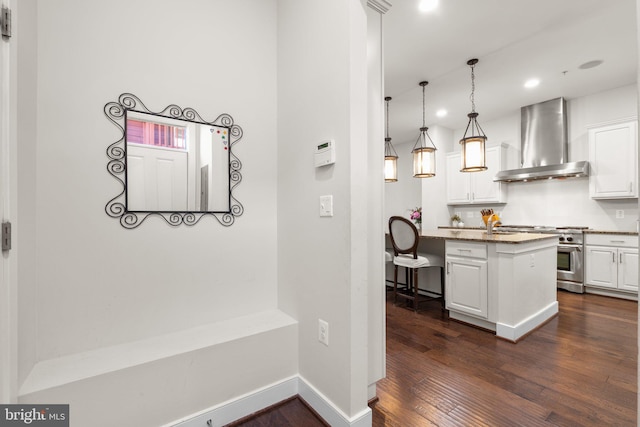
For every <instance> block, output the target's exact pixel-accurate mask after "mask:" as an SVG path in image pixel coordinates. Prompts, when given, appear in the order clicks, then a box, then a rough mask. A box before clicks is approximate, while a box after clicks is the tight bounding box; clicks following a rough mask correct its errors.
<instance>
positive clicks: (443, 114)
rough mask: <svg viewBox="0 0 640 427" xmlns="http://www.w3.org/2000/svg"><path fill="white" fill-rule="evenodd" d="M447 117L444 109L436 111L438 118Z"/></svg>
mask: <svg viewBox="0 0 640 427" xmlns="http://www.w3.org/2000/svg"><path fill="white" fill-rule="evenodd" d="M446 115H447V110H445V109H444V108H441V109H440V110H438V111H436V116H438V117H444V116H446Z"/></svg>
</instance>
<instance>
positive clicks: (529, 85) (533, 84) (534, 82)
mask: <svg viewBox="0 0 640 427" xmlns="http://www.w3.org/2000/svg"><path fill="white" fill-rule="evenodd" d="M539 84H540V80H539V79H529V80H527V81H526V82H525V83H524V87H526V88H527V89H531V88H534V87H536V86H538V85H539Z"/></svg>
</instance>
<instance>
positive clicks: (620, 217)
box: [616, 209, 624, 219]
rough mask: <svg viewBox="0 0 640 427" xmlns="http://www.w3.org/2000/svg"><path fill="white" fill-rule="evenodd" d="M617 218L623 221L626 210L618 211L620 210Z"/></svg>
mask: <svg viewBox="0 0 640 427" xmlns="http://www.w3.org/2000/svg"><path fill="white" fill-rule="evenodd" d="M616 218H618V219H622V218H624V210H622V209H618V210H617V211H616Z"/></svg>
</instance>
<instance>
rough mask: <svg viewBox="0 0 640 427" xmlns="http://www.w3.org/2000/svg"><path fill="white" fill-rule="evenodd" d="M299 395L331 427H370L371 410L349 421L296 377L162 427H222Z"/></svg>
mask: <svg viewBox="0 0 640 427" xmlns="http://www.w3.org/2000/svg"><path fill="white" fill-rule="evenodd" d="M296 395H299V396H300V397H301V398H302V399H304V401H305V402H307V403H308V404H309V406H311V407H312V408H313V409H314V410H315V411H316V412H317V413H318V414H319V415H320V416H321V417H322V418H323V419H324V420H325V421H326V422H327V423H329V424H330V425H331V426H334V427H369V426H371V423H372V419H373V416H372V413H371V409H370V408H369V407H367V408H366V409H364V410H363V411H362V412H361V413H359V414H356V415H355V416H353V417H350V418H349V417H347V416H346V415H345V414H344V413H343V412H342V411H341V410H340V409H339V408H338V407H336V406H335V405H334V404H333V402H331V401H330V400H329V399H327V397H326V396H324V395H323V394H322V393H320V392H319V391H318V390H316V388H315V387H313V386H312V385H311V384H309V383H308V382H307V381H306V380H305V379H304V378H302V377H300V376H294V377H291V378H287V379H285V380H283V381H281V382H278V383H275V384H271V385H269V386H267V387H264V388H262V389H259V390H255V391H253V392H251V393H247V394H246V395H244V396H241V397H239V398H237V399H233V400H230V401H227V402H225V403H222V404H220V405H216V406H213V407H211V408H208V409H205V410H204V411H201V412H199V413H196V414H192V415H189V416H188V417H184V418H182V419H180V420H176V421H174V422H171V423H169V424H165V425H164V426H163V427H208V426H209V424H207V422H208V421H210V422H211V424H210V426H211V427H221V426H223V425H226V424H229V423H231V422H233V421H236V420H239V419H240V418H243V417H246V416H248V415H251V414H253V413H255V412H258V411H260V410H262V409H265V408H268V407H269V406H272V405H275V404H276V403H278V402H281V401H283V400H286V399H288V398H290V397H293V396H296Z"/></svg>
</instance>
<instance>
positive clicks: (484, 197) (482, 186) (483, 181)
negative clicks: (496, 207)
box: [470, 146, 506, 203]
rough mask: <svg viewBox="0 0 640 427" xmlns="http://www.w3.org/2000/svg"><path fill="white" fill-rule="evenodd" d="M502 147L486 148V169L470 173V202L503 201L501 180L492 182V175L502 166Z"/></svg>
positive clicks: (503, 192)
mask: <svg viewBox="0 0 640 427" xmlns="http://www.w3.org/2000/svg"><path fill="white" fill-rule="evenodd" d="M502 157H503V156H502V147H500V146H496V147H489V148H487V149H486V161H487V170H486V171H482V172H473V173H471V174H470V175H471V202H472V203H487V202H493V203H503V202H506V200H504V194H505V191H504V188H503V184H502V183H501V182H494V181H493V177H494V176H495V175H496V174H497V173H498V172H500V171H501V170H502V169H503V168H502Z"/></svg>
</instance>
